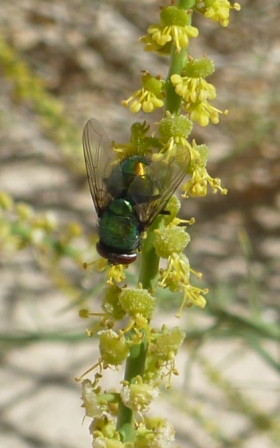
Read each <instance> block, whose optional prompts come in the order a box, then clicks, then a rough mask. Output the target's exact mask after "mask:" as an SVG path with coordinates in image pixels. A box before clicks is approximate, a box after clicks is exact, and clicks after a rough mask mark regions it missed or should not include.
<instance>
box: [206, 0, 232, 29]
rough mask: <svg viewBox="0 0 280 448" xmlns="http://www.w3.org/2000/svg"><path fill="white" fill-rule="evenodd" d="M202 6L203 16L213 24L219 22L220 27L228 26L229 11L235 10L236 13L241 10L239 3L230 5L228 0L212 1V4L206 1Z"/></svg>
mask: <svg viewBox="0 0 280 448" xmlns="http://www.w3.org/2000/svg"><path fill="white" fill-rule="evenodd" d="M204 4H205V7H204V8H203V13H204V16H205V17H206V18H208V19H211V20H213V22H220V24H221V25H222V26H228V24H229V10H230V9H235V10H236V11H240V9H241V7H240V5H239V3H234V5H231V4H230V2H229V1H228V0H214V2H213V1H209V0H208V1H207V0H206V1H205V2H204ZM208 4H209V6H208Z"/></svg>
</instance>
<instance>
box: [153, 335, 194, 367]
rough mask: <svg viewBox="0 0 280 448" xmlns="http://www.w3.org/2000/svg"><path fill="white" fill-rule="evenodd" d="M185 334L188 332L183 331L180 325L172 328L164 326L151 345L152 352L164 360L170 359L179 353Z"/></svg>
mask: <svg viewBox="0 0 280 448" xmlns="http://www.w3.org/2000/svg"><path fill="white" fill-rule="evenodd" d="M185 336H186V333H184V332H183V331H181V330H180V328H179V327H174V328H172V329H171V330H167V328H166V327H164V328H163V331H162V333H161V334H159V335H158V337H157V338H156V341H155V343H154V344H153V345H152V347H151V352H152V354H153V355H154V356H155V357H157V358H160V359H161V360H163V361H168V360H169V359H170V358H172V357H174V355H176V354H177V353H178V350H179V347H180V346H181V344H182V342H183V340H184V339H185Z"/></svg>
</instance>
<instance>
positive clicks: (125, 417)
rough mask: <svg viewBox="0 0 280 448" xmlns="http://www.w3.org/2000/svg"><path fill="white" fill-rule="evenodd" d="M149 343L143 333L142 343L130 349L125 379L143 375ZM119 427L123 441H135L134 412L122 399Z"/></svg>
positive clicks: (130, 380) (129, 379)
mask: <svg viewBox="0 0 280 448" xmlns="http://www.w3.org/2000/svg"><path fill="white" fill-rule="evenodd" d="M147 345H148V344H147V338H146V335H145V334H144V333H143V341H142V342H141V344H138V345H133V346H132V347H131V349H130V355H129V357H128V358H127V361H126V367H125V376H124V379H125V381H128V382H129V383H131V382H132V381H133V379H134V378H136V377H137V376H138V375H140V376H143V373H144V368H145V360H146V352H147ZM117 429H118V431H119V433H120V434H121V436H122V439H123V442H134V437H135V432H134V413H133V411H132V409H129V408H127V407H126V406H125V405H124V404H123V403H122V401H120V402H119V412H118V421H117Z"/></svg>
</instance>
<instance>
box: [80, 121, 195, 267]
mask: <svg viewBox="0 0 280 448" xmlns="http://www.w3.org/2000/svg"><path fill="white" fill-rule="evenodd" d="M175 148H176V147H175ZM83 149H84V157H85V164H86V170H87V177H88V183H89V189H90V193H91V196H92V199H93V203H94V205H95V209H96V212H97V216H98V232H99V241H98V243H97V244H96V249H97V252H98V253H99V255H100V256H101V257H104V258H106V259H108V261H109V263H111V264H125V265H126V264H130V263H132V262H133V261H135V260H136V258H137V252H138V251H139V250H140V248H141V241H142V234H143V232H144V231H145V230H146V229H147V228H148V227H149V226H150V225H151V224H152V222H153V221H154V219H155V218H156V217H157V216H158V214H159V213H164V207H165V206H166V204H167V202H168V200H169V199H170V197H171V196H172V194H173V193H174V192H175V190H176V188H177V187H178V185H179V184H180V182H181V181H182V179H183V177H184V176H185V174H186V172H187V169H188V166H189V163H190V153H189V150H188V149H187V148H185V147H179V150H176V151H174V153H169V152H167V153H165V154H162V155H159V156H158V155H156V154H153V153H152V151H151V152H150V153H149V154H148V155H147V156H144V155H143V154H139V151H137V147H136V148H135V153H134V154H132V155H131V154H130V155H129V156H126V157H125V156H124V157H123V158H121V159H118V156H117V153H116V151H114V150H113V146H112V141H111V140H110V139H109V138H108V136H107V134H106V132H105V131H104V129H103V127H102V126H101V125H100V123H99V122H98V121H97V120H95V119H94V118H92V119H91V120H89V121H88V122H87V124H86V125H85V128H84V132H83Z"/></svg>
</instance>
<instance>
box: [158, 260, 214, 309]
mask: <svg viewBox="0 0 280 448" xmlns="http://www.w3.org/2000/svg"><path fill="white" fill-rule="evenodd" d="M190 273H193V274H195V275H196V276H197V277H198V278H201V276H202V274H201V273H199V272H195V271H194V270H193V269H191V267H190V264H189V260H188V258H187V257H186V256H185V255H183V254H176V253H173V254H172V255H171V256H170V257H169V258H168V264H167V268H166V269H165V270H163V269H162V270H161V273H160V274H161V280H160V282H159V286H161V287H163V288H169V289H170V291H173V292H175V291H176V292H179V291H182V292H183V293H184V297H183V301H182V304H181V306H180V309H179V312H178V313H177V315H176V316H177V317H180V316H181V313H182V310H183V308H184V306H188V307H190V306H192V305H196V306H197V307H199V308H204V307H205V305H206V300H205V298H204V297H203V295H205V294H207V292H208V289H207V288H204V289H201V288H197V287H195V286H192V285H191V283H190V281H189V278H190Z"/></svg>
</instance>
